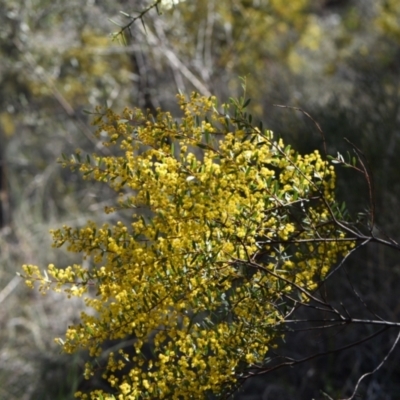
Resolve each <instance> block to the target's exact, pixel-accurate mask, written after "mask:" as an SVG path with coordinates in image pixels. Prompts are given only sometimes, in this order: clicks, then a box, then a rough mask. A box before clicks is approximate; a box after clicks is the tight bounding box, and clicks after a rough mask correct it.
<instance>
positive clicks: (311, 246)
mask: <svg viewBox="0 0 400 400" xmlns="http://www.w3.org/2000/svg"><path fill="white" fill-rule="evenodd" d="M178 100H179V106H180V108H181V109H182V113H183V116H182V118H181V119H180V120H179V121H177V120H174V119H173V118H172V116H171V115H170V114H169V113H168V112H161V111H159V112H158V114H157V116H156V117H155V118H154V117H152V116H151V115H146V114H144V113H142V112H141V111H140V110H139V109H134V110H129V109H125V110H124V111H123V113H122V114H121V115H117V114H115V113H114V112H113V111H111V110H102V109H100V108H99V109H98V110H97V111H98V115H99V116H98V118H96V124H97V125H98V131H97V133H98V136H101V137H105V136H107V138H106V139H105V141H104V143H103V144H104V145H105V146H106V147H108V148H110V149H115V150H114V152H113V154H115V155H112V156H107V157H105V156H99V155H96V154H92V155H90V156H89V155H87V156H86V157H83V155H81V153H80V152H79V151H78V152H77V153H76V154H75V156H73V157H72V158H67V157H64V158H63V160H62V161H61V162H62V164H63V165H64V166H70V167H71V168H72V169H79V171H80V172H81V173H82V175H83V177H84V179H94V180H97V181H100V182H105V183H106V184H107V185H108V186H110V187H111V188H112V189H114V190H115V191H116V192H117V193H118V194H119V198H118V204H117V205H116V206H114V207H107V208H106V212H107V213H112V212H116V211H119V210H125V211H126V210H128V211H130V214H131V217H130V220H128V221H127V222H125V223H124V222H122V221H118V222H117V223H116V224H114V225H109V224H105V225H102V226H99V225H97V224H95V223H94V222H90V221H89V222H88V223H87V224H86V226H84V227H82V228H78V229H73V228H71V227H69V226H64V227H63V228H62V229H59V230H55V231H53V232H52V234H53V239H54V246H55V247H61V246H63V245H64V244H66V245H67V248H68V250H69V251H72V252H77V253H81V254H82V255H83V258H84V259H85V260H86V261H85V262H84V263H82V264H80V265H78V264H74V265H72V266H69V267H67V268H65V269H61V268H57V267H55V266H54V265H53V264H50V265H49V267H48V269H47V271H45V272H44V273H41V272H40V270H39V268H38V267H37V266H34V265H25V266H24V271H25V278H26V282H27V284H28V285H29V286H31V287H33V285H34V283H35V282H36V281H38V282H40V290H41V291H42V292H43V293H45V292H46V291H47V290H49V289H51V290H55V291H64V292H65V293H66V294H67V295H68V297H70V296H76V297H81V296H83V297H84V300H85V303H86V305H87V307H89V308H91V309H92V310H93V311H94V312H93V311H90V312H84V313H82V314H81V321H80V323H79V324H76V325H73V326H70V327H69V328H68V330H67V332H66V336H65V338H64V339H58V342H59V343H60V344H61V345H62V346H63V349H64V351H65V352H67V353H73V352H75V351H77V350H78V349H81V348H84V349H88V350H89V353H90V355H91V357H93V358H94V359H96V358H97V357H100V356H101V354H102V351H103V350H102V345H103V343H104V342H105V341H106V340H109V339H111V340H114V339H117V340H120V339H124V338H127V337H129V336H133V338H134V344H133V351H132V352H128V351H126V350H120V351H119V352H118V353H114V352H111V353H110V354H109V356H108V362H107V365H106V367H105V370H104V371H103V373H102V374H103V377H104V379H106V380H108V382H109V383H110V385H111V387H113V388H114V389H115V390H113V391H112V392H111V393H106V392H104V391H102V390H93V391H92V392H91V393H90V394H89V395H87V394H83V393H80V392H79V393H78V394H77V396H78V397H81V398H91V399H101V398H104V399H115V398H118V399H132V400H133V399H144V398H149V399H150V398H152V399H154V398H160V399H161V398H171V397H172V398H175V399H178V398H179V399H180V398H183V399H189V398H193V397H195V398H203V397H204V396H205V395H206V394H207V393H215V394H219V395H222V394H226V393H227V392H228V391H229V390H231V388H232V387H234V386H235V384H236V383H237V381H238V379H239V378H240V376H241V374H242V373H243V372H245V371H246V370H248V369H251V368H254V367H261V366H264V365H265V363H266V362H267V359H266V357H267V353H268V349H269V348H270V347H271V346H273V343H274V339H276V338H277V337H280V336H281V333H280V331H279V325H280V323H281V322H282V321H283V319H284V318H285V311H284V308H281V306H282V304H283V303H284V302H285V301H287V300H285V296H288V295H290V296H295V297H297V298H299V299H301V300H302V301H308V300H309V298H310V297H312V295H311V292H312V291H313V290H314V289H315V288H316V287H317V285H318V283H319V282H321V280H323V278H324V276H325V275H326V273H327V271H328V269H329V268H330V267H331V266H332V265H333V264H334V263H336V261H337V260H338V258H339V257H341V256H342V255H344V254H346V253H347V252H348V251H349V250H350V249H351V247H352V245H353V243H351V242H349V241H348V240H347V239H346V238H345V233H344V231H343V230H341V229H340V227H339V226H340V225H338V224H337V220H336V216H337V215H338V216H339V215H341V212H342V211H341V209H340V208H339V207H338V205H337V204H336V202H335V199H334V188H335V171H334V167H333V166H329V165H328V163H327V162H326V161H324V160H323V159H322V158H321V156H320V154H319V153H318V151H314V152H313V153H311V154H307V155H304V156H303V155H301V154H299V153H297V152H295V151H294V150H293V149H291V147H290V146H285V145H284V143H283V141H282V140H275V139H274V136H273V133H272V132H271V131H268V130H265V131H262V130H260V129H259V128H257V127H254V126H253V125H252V117H251V115H250V114H248V113H247V112H246V106H247V105H248V104H249V100H247V99H246V98H244V97H243V98H241V99H240V100H234V99H232V100H231V105H230V106H228V105H222V106H221V109H222V110H223V112H220V111H218V106H217V103H216V99H215V98H214V97H210V98H206V97H201V96H199V95H197V94H195V93H194V94H193V95H192V96H191V97H190V99H186V98H185V97H184V96H182V95H180V96H178ZM149 346H150V348H151V352H152V355H151V356H150V355H149V354H148V352H147V350H146V349H148V348H149ZM96 368H97V367H96V362H95V361H94V362H93V363H88V364H87V365H86V371H85V376H86V378H88V379H89V378H90V377H91V376H93V375H94V373H95V372H96Z"/></svg>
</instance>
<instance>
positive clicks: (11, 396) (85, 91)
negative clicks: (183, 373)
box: [0, 0, 400, 400]
mask: <svg viewBox="0 0 400 400" xmlns="http://www.w3.org/2000/svg"><path fill="white" fill-rule="evenodd" d="M149 4H151V0H149V1H142V0H113V1H111V0H86V1H78V0H71V1H68V2H65V1H61V0H51V1H50V0H30V1H15V0H1V6H2V7H1V8H2V11H1V13H0V26H1V29H0V59H1V63H0V225H1V227H0V229H1V230H0V327H1V329H0V399H1V400H2V399H4V400H5V399H7V400H47V399H48V400H61V399H63V400H66V399H72V398H73V393H74V391H75V390H77V388H78V387H80V388H82V387H84V386H85V385H86V383H84V382H82V380H81V377H80V373H81V369H82V365H83V362H84V361H83V360H84V355H76V356H73V357H70V356H69V357H65V356H64V355H62V354H60V352H59V349H58V347H57V346H56V345H55V344H54V343H53V338H54V337H56V336H60V335H62V334H63V332H64V330H65V328H66V326H67V325H68V324H70V323H72V322H73V321H75V320H76V318H77V317H78V316H79V309H80V308H81V307H82V304H80V303H79V302H76V301H71V300H66V299H65V298H64V297H63V296H61V295H60V296H57V295H56V294H49V295H48V296H46V297H42V296H40V295H39V294H38V293H37V292H33V291H30V290H28V289H26V288H25V287H24V285H23V284H22V283H21V282H20V279H19V278H17V277H15V274H16V272H17V271H20V265H21V264H23V263H32V264H38V265H47V264H48V263H49V262H56V263H57V265H59V266H62V265H68V264H70V263H73V262H75V261H79V259H77V258H76V257H75V256H74V255H71V254H68V253H65V252H64V253H63V252H62V251H61V252H60V251H59V250H58V251H57V252H55V251H53V250H52V249H51V241H50V236H49V234H48V230H49V229H50V228H53V227H58V226H60V225H62V224H63V223H68V224H69V225H79V224H81V223H83V222H84V221H86V219H89V218H90V219H92V220H102V219H104V216H103V215H102V210H103V208H104V206H105V205H106V204H108V203H110V202H112V198H113V197H112V194H111V193H110V192H109V191H107V190H105V188H104V187H101V185H94V184H92V183H90V182H83V181H82V180H81V179H80V178H79V176H77V175H76V174H73V173H71V172H70V171H68V170H62V169H61V168H60V167H59V166H58V164H57V163H56V160H57V158H58V157H59V156H60V155H61V153H65V154H69V153H72V152H74V150H75V149H76V148H77V147H80V148H82V149H84V150H85V151H88V152H94V151H96V152H106V149H104V148H103V147H102V146H101V145H100V144H99V143H98V142H97V141H96V140H95V139H94V137H93V129H92V127H91V126H90V116H88V115H87V114H85V112H84V110H89V111H92V110H94V107H95V106H96V105H107V106H108V107H112V108H113V109H114V110H119V109H122V108H123V107H124V106H130V107H135V106H138V107H143V108H149V109H150V110H154V109H155V108H157V107H162V108H165V109H168V110H171V111H172V112H173V113H176V115H178V114H177V112H178V110H177V107H176V102H175V94H176V93H177V92H178V91H182V92H184V93H190V92H191V91H193V90H196V91H198V92H200V93H202V94H205V95H208V94H211V93H212V94H215V95H216V96H218V97H219V98H220V99H222V100H224V101H226V100H227V99H228V98H229V97H230V96H233V97H234V96H238V95H241V87H240V80H239V79H238V77H239V76H245V77H246V79H247V87H248V88H247V90H248V96H249V97H251V98H252V103H251V107H250V108H251V111H252V113H253V115H254V116H255V117H256V118H257V119H262V120H263V121H264V126H266V127H268V128H270V129H273V130H274V131H275V132H276V134H278V135H279V136H282V137H284V139H285V141H286V142H287V143H290V144H291V145H292V146H293V147H295V148H297V149H299V150H301V151H310V150H314V149H316V148H318V149H322V141H321V136H320V135H319V133H318V131H317V129H316V128H315V126H314V124H313V123H312V122H311V121H310V120H309V119H307V118H306V117H305V116H304V114H302V113H300V112H297V111H293V110H289V109H283V108H276V107H274V106H273V104H284V105H289V106H296V107H301V108H302V109H304V110H306V111H307V112H309V113H310V114H311V115H312V116H313V118H314V119H315V120H316V121H318V123H319V124H320V125H321V127H322V129H323V130H324V132H325V135H326V141H327V144H328V152H329V153H330V154H332V155H336V152H337V151H339V152H341V153H343V154H345V153H346V151H350V152H351V151H352V149H351V146H349V145H348V143H346V142H345V141H344V138H347V139H348V140H350V141H351V142H352V143H354V144H355V145H356V146H357V147H358V148H359V149H361V150H362V151H363V153H364V154H365V157H366V159H367V160H368V163H369V168H370V170H371V171H372V172H373V177H374V186H375V187H374V189H375V194H376V222H377V226H378V227H379V228H381V229H382V230H383V231H384V232H385V233H386V234H388V235H390V236H392V237H393V238H394V239H400V235H399V233H398V232H399V226H400V212H399V211H400V200H399V199H400V179H399V176H400V159H399V150H400V1H399V0H292V1H290V2H288V1H285V0H268V1H267V0H226V1H220V0H202V1H192V0H186V1H178V0H175V1H172V0H169V1H166V0H163V1H162V4H161V7H160V10H161V11H162V15H157V12H156V11H155V10H152V11H151V12H149V13H148V14H147V15H146V16H145V17H144V19H143V24H142V23H141V22H140V21H138V22H137V23H135V24H134V25H133V26H132V28H131V32H130V34H129V33H128V32H126V35H125V43H120V42H118V41H117V40H114V41H112V40H111V37H110V34H111V33H112V32H114V31H118V30H119V27H118V26H117V25H116V24H115V23H119V24H122V25H123V24H126V23H128V22H129V19H128V18H126V17H125V16H124V15H123V14H121V13H120V11H124V12H126V13H128V14H130V15H137V14H135V12H138V11H141V10H143V9H145V8H146V7H147V6H148V5H149ZM110 19H111V20H112V21H111V20H110ZM338 196H339V197H340V198H342V199H343V200H345V201H346V203H347V205H348V208H349V210H350V211H351V212H353V213H356V212H359V211H365V210H367V209H368V207H369V201H368V190H367V186H366V184H365V181H364V180H363V179H362V177H360V176H357V175H355V173H353V172H352V171H350V172H349V171H348V170H343V171H340V173H339V184H338ZM347 273H348V275H346V274H345V273H344V272H341V273H338V274H336V275H335V276H334V277H333V278H332V279H331V280H330V281H329V283H328V284H327V287H326V288H325V290H326V294H327V296H328V297H329V299H330V300H331V301H332V302H336V303H337V304H339V303H343V304H344V306H345V307H346V309H347V310H348V311H349V312H351V313H354V315H357V316H358V317H361V316H370V314H368V310H367V309H366V308H365V306H364V305H363V304H362V303H361V302H360V301H359V300H358V299H357V298H356V296H355V295H354V292H353V291H352V288H351V286H350V283H349V282H351V283H352V284H353V285H354V286H355V287H356V288H357V291H358V292H359V293H360V295H361V296H362V298H363V299H364V300H365V302H366V304H367V305H368V307H369V308H370V309H372V310H374V311H375V312H377V313H379V314H380V315H381V316H382V317H383V318H387V319H388V320H391V321H398V320H399V317H400V303H399V301H398V298H399V295H398V293H399V292H398V282H399V279H400V276H399V275H400V262H399V257H398V255H396V254H392V253H390V252H389V251H386V250H384V249H377V248H374V247H369V248H367V249H365V250H363V251H360V252H358V253H356V255H355V256H354V257H352V258H351V259H350V260H349V263H348V264H347ZM348 278H349V279H348ZM300 312H301V311H300ZM374 329H375V328H373V327H371V326H359V327H355V326H351V327H348V328H346V329H342V330H340V331H322V332H319V333H315V334H314V333H310V332H308V331H306V332H303V333H302V332H294V333H293V334H291V335H288V337H287V340H286V342H285V343H284V344H281V347H280V349H279V351H280V352H281V353H282V354H285V355H289V356H290V357H293V358H302V357H305V356H307V355H309V354H313V353H314V352H317V351H326V350H328V349H333V348H335V347H341V346H344V345H346V344H348V343H350V342H351V341H354V340H357V339H360V338H362V337H363V336H365V335H367V334H370V333H373V332H374ZM394 335H395V332H392V331H390V330H389V331H388V332H385V333H384V334H383V335H380V336H378V337H377V338H376V339H375V340H374V341H373V342H367V343H366V344H364V345H362V346H359V347H356V348H352V349H350V350H348V351H346V352H342V353H339V354H332V355H330V356H328V357H320V358H316V359H314V360H312V361H310V362H308V363H305V364H304V365H303V364H302V365H299V366H297V367H296V368H292V369H281V370H278V371H276V372H274V373H273V374H272V373H271V374H266V375H265V376H262V377H260V378H257V379H254V380H251V381H248V382H247V383H246V385H245V387H244V391H243V392H242V393H240V394H239V395H238V398H240V399H246V400H267V399H278V400H279V399H311V398H314V399H320V398H321V399H322V398H327V397H324V396H325V395H324V394H323V392H325V393H328V394H329V396H331V397H332V398H337V397H339V396H346V395H347V396H349V395H350V394H351V392H352V390H353V388H354V385H355V383H356V382H357V379H358V377H359V376H360V375H361V374H363V373H365V372H368V371H370V370H372V369H374V367H376V365H377V364H379V362H380V361H381V359H382V358H383V356H384V355H385V354H386V352H387V351H388V349H389V348H390V345H391V343H392V340H393V337H394ZM399 356H400V350H399V349H396V351H395V354H394V355H392V356H391V358H390V359H389V360H388V361H387V362H386V364H385V366H384V367H383V368H382V369H381V370H380V371H379V372H378V373H377V374H375V375H373V376H372V377H370V378H368V379H366V380H365V382H364V383H363V384H362V385H361V390H360V394H361V398H365V399H370V400H373V399H380V400H382V399H399V398H400V365H399V364H398V362H396V358H397V359H398V357H399Z"/></svg>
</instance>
